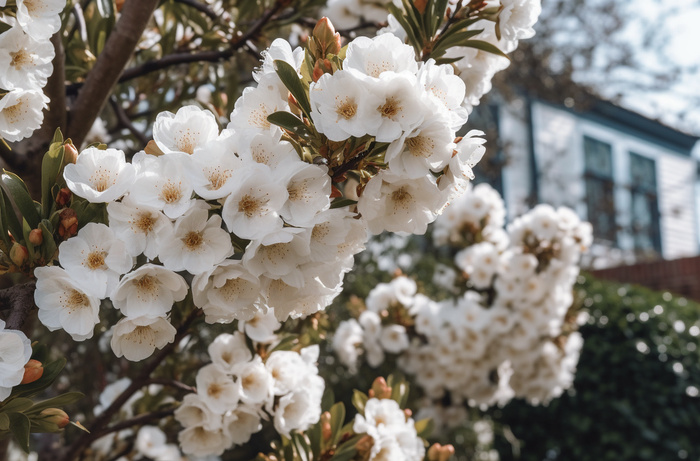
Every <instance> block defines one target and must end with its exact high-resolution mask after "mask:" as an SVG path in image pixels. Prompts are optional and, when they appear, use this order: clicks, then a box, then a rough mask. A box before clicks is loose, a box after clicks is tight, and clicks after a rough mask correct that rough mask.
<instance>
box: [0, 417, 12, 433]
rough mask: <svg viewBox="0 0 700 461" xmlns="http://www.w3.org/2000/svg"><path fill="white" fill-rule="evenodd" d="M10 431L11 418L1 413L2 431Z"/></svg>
mask: <svg viewBox="0 0 700 461" xmlns="http://www.w3.org/2000/svg"><path fill="white" fill-rule="evenodd" d="M8 429H10V417H9V416H7V413H0V431H6V430H8Z"/></svg>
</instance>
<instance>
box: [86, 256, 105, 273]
mask: <svg viewBox="0 0 700 461" xmlns="http://www.w3.org/2000/svg"><path fill="white" fill-rule="evenodd" d="M105 256H107V252H106V251H93V252H91V253H90V254H89V255H88V257H87V258H86V259H85V264H86V265H87V267H88V269H91V270H93V271H94V270H95V269H99V268H101V267H102V266H104V265H105Z"/></svg>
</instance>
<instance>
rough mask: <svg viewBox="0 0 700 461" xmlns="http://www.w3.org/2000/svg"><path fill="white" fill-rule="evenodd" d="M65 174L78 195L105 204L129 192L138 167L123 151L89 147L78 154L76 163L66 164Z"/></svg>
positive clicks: (68, 183)
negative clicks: (131, 162)
mask: <svg viewBox="0 0 700 461" xmlns="http://www.w3.org/2000/svg"><path fill="white" fill-rule="evenodd" d="M63 177H64V178H65V180H66V185H67V186H68V188H69V189H70V190H71V191H72V192H73V193H74V194H75V195H77V196H79V197H83V198H84V199H87V200H88V201H89V202H92V203H104V202H112V201H114V200H117V199H119V198H120V197H121V196H122V195H124V194H126V192H127V190H128V189H129V187H130V186H131V184H133V182H134V178H135V169H134V166H133V165H131V164H130V163H127V162H126V159H125V157H124V152H122V151H120V150H117V149H106V150H99V149H97V148H96V147H89V148H87V149H85V150H84V151H83V152H81V153H80V155H78V160H77V161H76V163H75V164H72V163H69V164H68V165H66V168H65V170H64V172H63Z"/></svg>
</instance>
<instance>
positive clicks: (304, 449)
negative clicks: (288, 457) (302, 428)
mask: <svg viewBox="0 0 700 461" xmlns="http://www.w3.org/2000/svg"><path fill="white" fill-rule="evenodd" d="M292 443H294V448H295V450H296V452H297V455H298V456H299V459H300V460H301V461H309V459H310V458H311V457H310V456H309V454H310V453H311V447H310V446H309V443H308V442H307V440H306V438H305V436H304V435H302V434H299V433H296V432H292Z"/></svg>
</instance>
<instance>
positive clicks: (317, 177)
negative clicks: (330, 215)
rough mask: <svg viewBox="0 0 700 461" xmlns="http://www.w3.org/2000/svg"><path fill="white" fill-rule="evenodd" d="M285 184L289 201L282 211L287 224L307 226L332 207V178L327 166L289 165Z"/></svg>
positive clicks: (298, 163) (301, 163)
mask: <svg viewBox="0 0 700 461" xmlns="http://www.w3.org/2000/svg"><path fill="white" fill-rule="evenodd" d="M283 183H286V184H287V194H288V199H287V202H286V203H285V204H284V206H283V207H282V209H281V210H280V215H281V216H282V218H284V220H285V222H287V224H291V225H292V226H307V225H308V224H309V222H310V221H311V220H312V219H313V218H314V216H316V214H318V213H320V212H322V211H325V210H327V209H328V208H330V206H331V201H330V198H329V197H330V195H331V178H330V177H329V176H328V168H327V167H325V166H318V165H311V164H309V163H306V162H297V163H294V164H291V165H289V168H288V169H287V171H286V172H285V175H284V179H283Z"/></svg>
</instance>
